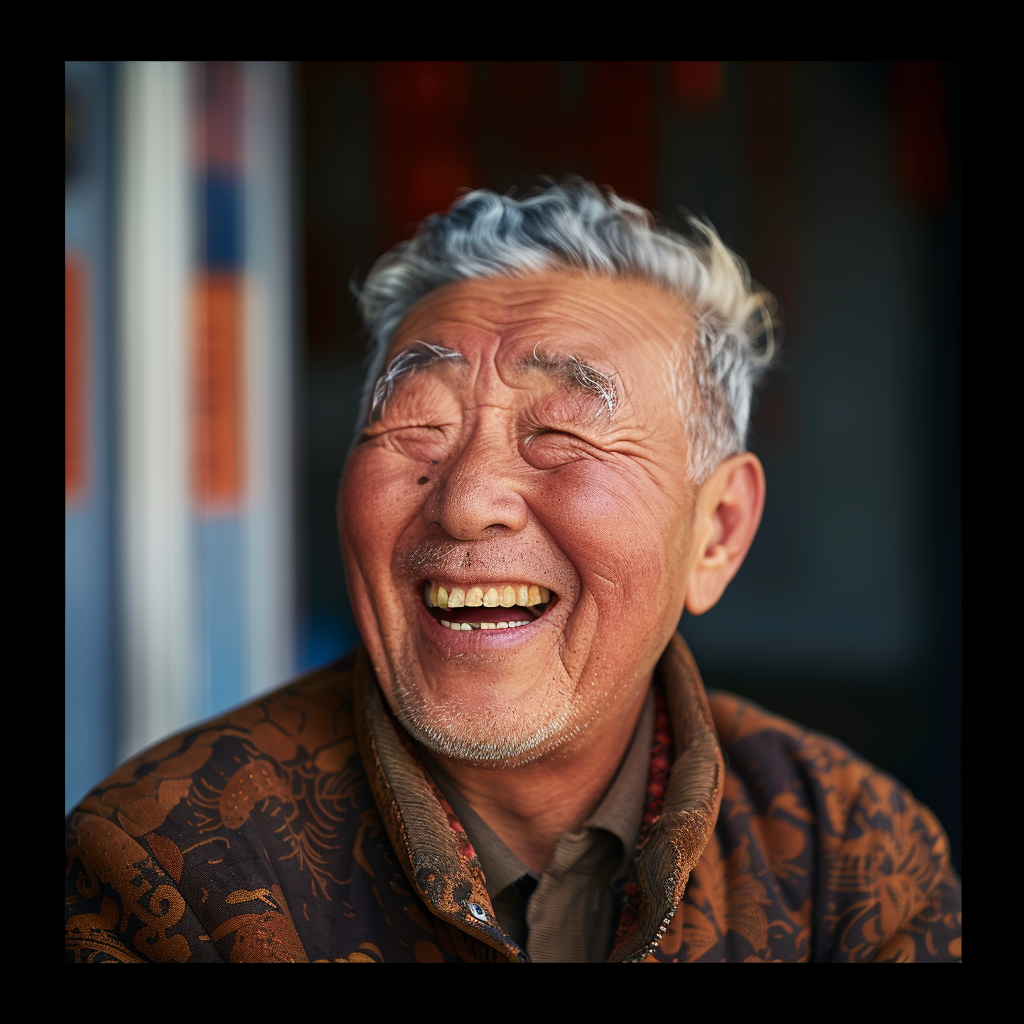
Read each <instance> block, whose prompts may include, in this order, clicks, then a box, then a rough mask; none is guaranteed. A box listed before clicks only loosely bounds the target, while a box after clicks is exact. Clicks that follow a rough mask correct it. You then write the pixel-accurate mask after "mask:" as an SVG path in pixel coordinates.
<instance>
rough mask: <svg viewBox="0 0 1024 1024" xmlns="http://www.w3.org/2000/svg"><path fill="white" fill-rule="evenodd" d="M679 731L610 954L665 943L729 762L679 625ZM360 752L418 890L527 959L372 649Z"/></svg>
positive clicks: (672, 691) (632, 953)
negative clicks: (397, 710)
mask: <svg viewBox="0 0 1024 1024" xmlns="http://www.w3.org/2000/svg"><path fill="white" fill-rule="evenodd" d="M658 675H659V676H660V679H661V682H662V684H663V686H664V689H665V697H666V700H667V704H668V713H669V718H670V720H671V725H672V732H673V747H674V752H673V756H674V759H673V763H672V770H671V774H670V776H669V781H668V786H667V789H666V792H665V799H664V804H663V805H662V808H661V813H660V816H658V817H657V818H656V820H654V821H653V822H652V823H650V826H649V827H650V831H649V833H648V836H647V838H646V841H645V842H644V845H643V848H642V850H641V853H640V855H639V857H638V859H637V865H636V887H637V902H638V906H637V917H636V920H635V921H634V923H633V924H632V926H631V927H630V928H629V930H628V931H627V932H626V934H625V935H624V936H623V937H622V939H621V940H620V941H619V943H618V944H617V946H616V949H615V952H614V953H613V955H612V959H613V960H617V961H637V960H642V959H643V958H644V957H645V956H647V955H648V954H649V953H650V952H651V951H652V950H653V949H655V948H656V947H657V945H658V942H659V941H660V940H661V937H662V935H663V934H664V933H665V930H666V928H667V927H668V925H669V922H670V921H671V920H672V917H673V915H674V914H675V912H676V908H677V907H678V906H679V903H680V901H681V900H682V897H683V891H684V889H685V887H686V883H687V881H688V880H689V877H690V872H691V871H692V870H693V868H694V866H695V865H696V863H697V861H698V860H699V859H700V857H701V854H702V853H703V852H704V848H705V846H707V843H708V840H709V839H710V838H711V834H712V832H713V831H714V828H715V822H716V821H717V819H718V811H719V807H720V806H721V802H722V781H723V778H724V772H725V766H724V762H723V760H722V753H721V748H720V746H719V742H718V736H717V734H716V733H715V727H714V724H713V722H712V718H711V709H710V707H709V706H708V701H707V696H706V695H705V693H704V685H703V683H702V681H701V678H700V673H699V672H698V671H697V666H696V664H695V663H694V660H693V655H692V654H691V653H690V650H689V648H688V647H687V646H686V643H685V642H684V641H683V639H682V637H680V636H679V635H678V634H675V635H673V637H672V639H671V641H670V642H669V645H668V647H667V648H666V649H665V652H664V654H663V655H662V657H661V660H660V662H659V664H658ZM355 684H356V685H355V711H356V721H357V723H358V729H357V732H358V737H359V747H360V753H361V755H362V759H363V763H364V765H365V766H366V772H367V776H368V778H369V780H370V786H371V789H372V791H373V796H374V799H375V801H376V803H377V807H378V808H379V809H380V812H381V816H382V818H383V820H384V826H385V828H386V829H387V832H388V836H389V837H390V839H391V843H392V845H393V846H394V848H395V851H396V852H397V854H398V856H399V859H400V860H401V862H402V867H403V869H404V870H405V873H406V875H407V877H408V878H409V881H410V883H411V884H412V885H413V887H414V888H415V890H416V892H417V894H418V895H419V897H420V899H422V900H423V902H424V903H426V905H427V906H428V907H429V908H430V909H431V910H432V911H433V913H434V914H435V915H436V916H437V917H439V918H441V919H442V920H445V921H448V922H449V923H451V924H453V925H454V926H455V927H456V928H458V929H460V930H461V931H463V932H466V933H468V934H470V935H472V936H473V937H474V938H476V939H478V940H480V941H481V942H483V943H484V944H485V945H486V946H487V947H489V948H490V949H492V950H494V953H495V959H499V960H506V959H509V960H524V959H526V957H525V954H524V953H523V951H522V950H521V949H520V948H519V946H517V945H516V944H515V942H513V941H512V939H510V938H509V937H508V936H507V935H505V933H504V932H503V931H502V929H501V927H500V926H499V924H498V921H497V918H496V917H495V916H494V910H493V908H492V907H491V902H490V899H489V897H488V895H487V889H486V887H485V885H484V877H483V872H482V871H481V870H480V864H479V861H478V860H477V857H476V854H475V852H474V850H473V847H472V845H471V844H470V842H469V839H468V837H467V836H466V833H465V831H464V830H463V828H462V826H461V825H460V824H459V822H458V819H457V818H456V817H455V815H454V813H453V812H452V810H451V808H450V807H449V806H448V804H447V802H446V801H445V800H444V797H443V796H442V795H441V793H440V791H439V790H438V789H437V787H436V786H435V785H434V783H433V781H432V780H431V779H430V777H429V776H428V775H427V773H426V772H425V771H424V769H423V766H422V764H421V763H420V761H419V758H418V757H417V756H416V752H415V750H414V748H413V746H412V743H411V742H410V740H409V737H408V736H407V735H406V733H405V731H404V730H403V729H402V728H401V727H400V726H399V725H397V723H396V722H395V720H394V719H393V717H392V716H391V714H390V712H389V711H388V708H387V706H386V704H385V702H384V699H383V696H382V695H381V692H380V687H379V686H378V685H377V681H376V678H375V676H374V673H373V669H372V667H371V665H370V661H369V658H368V656H367V654H366V651H365V649H361V650H360V651H359V653H358V656H357V658H356V665H355Z"/></svg>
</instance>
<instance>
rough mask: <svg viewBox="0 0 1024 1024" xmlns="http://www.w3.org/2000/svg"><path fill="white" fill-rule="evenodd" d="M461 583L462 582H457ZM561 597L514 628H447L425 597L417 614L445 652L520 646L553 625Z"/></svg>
mask: <svg viewBox="0 0 1024 1024" xmlns="http://www.w3.org/2000/svg"><path fill="white" fill-rule="evenodd" d="M458 585H461V584H458ZM422 592H423V585H422V584H420V585H419V588H418V591H417V594H418V595H422ZM561 603H562V602H561V600H560V599H558V598H557V595H556V598H555V600H553V601H552V602H551V603H550V604H549V605H548V607H547V608H545V609H544V612H543V614H541V615H540V616H538V617H537V618H536V619H533V620H532V621H530V622H528V623H526V625H524V626H516V627H515V629H468V630H466V629H461V630H454V629H446V628H445V627H444V626H442V625H441V624H440V623H439V622H438V621H437V620H436V619H435V618H434V616H433V615H431V614H430V611H429V610H428V608H427V606H426V605H425V604H424V603H423V601H422V599H420V600H417V602H416V606H417V614H418V616H419V622H420V624H421V627H422V629H423V631H424V633H426V634H427V637H428V638H429V639H430V640H431V641H432V642H433V643H435V644H437V645H438V646H439V647H441V648H442V649H443V650H444V651H446V652H448V653H451V654H455V653H460V654H461V653H465V652H472V651H494V650H501V649H504V648H509V647H519V646H521V645H522V644H527V643H529V642H530V641H531V640H535V639H536V638H537V637H538V636H539V635H540V634H541V633H542V632H547V630H548V629H550V628H552V626H554V622H553V619H552V612H554V610H555V609H556V608H558V607H559V605H561Z"/></svg>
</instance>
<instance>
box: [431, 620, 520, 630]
mask: <svg viewBox="0 0 1024 1024" xmlns="http://www.w3.org/2000/svg"><path fill="white" fill-rule="evenodd" d="M528 624H529V620H527V621H526V622H448V621H447V619H442V620H441V625H442V626H444V627H445V629H454V630H455V631H456V632H459V631H460V630H471V629H510V628H512V627H513V626H526V625H528Z"/></svg>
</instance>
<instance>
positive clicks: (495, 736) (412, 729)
mask: <svg viewBox="0 0 1024 1024" xmlns="http://www.w3.org/2000/svg"><path fill="white" fill-rule="evenodd" d="M392 667H393V669H394V679H393V685H392V687H391V691H390V697H389V703H390V704H391V708H392V711H394V713H395V717H396V718H397V719H398V721H399V722H400V723H401V724H402V726H403V728H404V729H405V730H406V732H408V733H409V735H410V736H412V737H413V739H415V740H416V741H417V742H419V743H422V744H423V746H425V747H426V748H427V749H428V750H430V751H432V752H433V753H435V754H440V755H442V756H443V757H447V758H450V759H452V760H453V761H459V762H462V763H466V764H472V765H476V766H479V767H488V768H517V767H522V766H523V765H527V764H531V763H532V762H534V761H537V760H539V759H540V758H541V757H544V756H545V755H547V754H550V753H552V752H553V751H556V750H558V749H559V748H561V747H564V746H565V745H566V744H569V743H571V741H572V740H573V739H574V738H578V737H581V736H582V734H583V732H584V731H585V730H584V728H583V726H582V724H581V723H580V722H579V721H578V717H579V715H578V709H577V708H575V707H574V705H573V702H572V700H571V698H570V697H568V696H567V695H565V694H558V693H557V689H556V688H554V687H553V689H555V693H554V694H552V696H553V697H554V698H555V699H553V700H542V701H540V702H539V703H540V704H542V705H543V706H544V707H545V713H544V714H543V716H542V717H541V719H540V720H538V716H537V715H536V713H531V714H524V713H522V711H521V710H520V707H519V702H518V701H517V702H513V703H512V704H511V705H509V706H506V707H504V708H501V709H493V708H472V707H467V706H466V704H465V702H463V701H454V700H451V701H436V702H435V701H427V700H425V699H424V697H423V687H422V684H421V682H420V679H419V672H418V671H417V670H418V669H419V663H418V660H416V659H415V656H414V655H412V653H411V652H409V651H407V652H405V656H404V657H403V658H402V659H401V660H400V662H399V663H397V664H393V665H392ZM526 703H529V704H536V703H538V702H536V701H534V700H531V701H528V702H526ZM548 709H550V710H548Z"/></svg>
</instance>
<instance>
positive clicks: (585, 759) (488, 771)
mask: <svg viewBox="0 0 1024 1024" xmlns="http://www.w3.org/2000/svg"><path fill="white" fill-rule="evenodd" d="M650 681H651V677H650V676H649V677H648V680H647V685H646V686H644V687H642V688H641V689H640V691H639V693H638V694H637V695H636V696H635V698H634V699H633V701H632V703H631V704H630V705H629V706H628V707H626V708H624V709H622V710H621V711H618V712H616V713H613V714H609V715H605V716H603V717H602V720H601V722H600V723H599V724H598V726H596V727H594V728H592V729H591V730H590V731H589V733H588V736H587V739H586V740H585V741H584V743H583V744H581V745H580V747H579V748H577V749H574V750H573V752H572V754H571V755H569V756H566V755H565V753H564V752H560V753H556V754H553V755H551V756H549V757H546V758H542V759H541V760H539V761H536V762H534V763H532V764H528V765H524V766H522V767H518V768H482V767H479V766H476V765H471V764H466V763H465V762H461V761H455V760H452V759H451V758H448V757H445V756H444V755H442V754H437V753H433V752H431V755H430V756H431V758H432V759H433V760H434V761H436V762H437V764H438V765H439V766H440V768H441V769H442V770H443V771H444V773H445V774H446V775H447V776H448V778H449V779H450V780H451V782H452V785H453V786H454V787H455V788H456V789H457V790H458V792H459V794H460V795H461V796H462V798H463V799H464V800H465V801H466V802H467V803H468V804H469V805H470V807H472V808H473V810H474V811H475V812H476V813H477V814H479V815H480V817H481V818H483V819H484V821H486V822H487V824H488V826H490V828H491V830H492V831H493V832H494V833H495V835H497V836H498V838H499V839H500V840H501V841H502V842H503V843H504V844H505V845H506V846H507V847H508V848H509V849H510V850H511V851H512V852H513V853H514V854H515V855H516V856H517V857H518V858H519V859H520V860H521V861H522V862H523V863H524V864H525V865H526V866H527V867H528V868H530V870H531V871H533V872H534V874H538V875H539V874H540V873H541V872H542V871H543V870H544V869H545V868H546V867H547V866H548V864H549V863H550V861H551V858H552V856H553V855H554V852H555V846H556V845H557V843H558V839H559V837H560V836H561V835H562V834H563V833H565V832H571V831H575V830H576V829H578V828H579V827H580V826H581V825H582V824H583V823H584V822H585V821H586V820H587V818H589V817H590V815H591V814H592V813H593V812H594V810H595V809H596V808H597V806H598V805H599V804H600V803H601V800H602V799H603V798H604V795H605V794H606V793H607V792H608V789H609V787H610V786H611V784H612V782H613V781H614V779H615V777H616V775H617V774H618V771H619V768H620V766H621V765H622V762H623V759H624V758H625V756H626V753H627V751H628V750H629V745H630V742H631V741H632V739H633V733H634V731H635V730H636V725H637V721H638V719H639V718H640V713H641V711H642V710H643V705H644V700H645V698H646V696H647V691H648V689H649V687H650Z"/></svg>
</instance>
